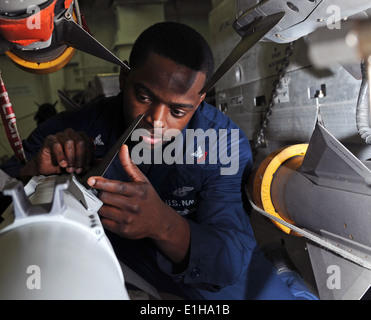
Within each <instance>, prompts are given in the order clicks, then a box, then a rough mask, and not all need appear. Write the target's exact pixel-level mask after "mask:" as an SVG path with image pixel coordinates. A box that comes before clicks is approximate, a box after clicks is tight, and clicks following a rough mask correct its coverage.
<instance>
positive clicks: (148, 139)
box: [142, 135, 162, 145]
mask: <svg viewBox="0 0 371 320" xmlns="http://www.w3.org/2000/svg"><path fill="white" fill-rule="evenodd" d="M142 139H143V141H144V142H145V143H148V144H151V145H155V144H158V143H160V142H162V139H161V137H158V136H145V135H143V136H142Z"/></svg>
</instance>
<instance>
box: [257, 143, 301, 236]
mask: <svg viewBox="0 0 371 320" xmlns="http://www.w3.org/2000/svg"><path fill="white" fill-rule="evenodd" d="M307 149H308V144H296V145H293V146H290V147H287V148H285V149H283V150H282V151H281V152H279V153H278V154H277V155H276V156H275V157H274V158H273V159H272V160H271V162H270V163H269V165H268V166H267V168H266V170H265V172H264V175H263V178H262V183H261V191H260V196H261V201H262V205H263V208H264V210H265V211H266V212H268V213H270V214H271V215H272V216H274V217H277V218H279V219H282V217H281V216H280V215H279V214H278V213H277V212H276V209H275V208H274V205H273V202H272V198H271V186H272V180H273V177H274V174H275V173H276V172H277V170H278V168H279V167H280V166H281V165H282V164H283V163H284V162H285V161H287V160H288V159H290V158H292V157H296V156H304V155H305V153H306V152H307ZM282 220H284V219H282ZM272 221H273V223H274V224H276V225H277V226H278V227H279V228H280V229H281V230H283V231H284V232H286V233H288V234H290V233H291V229H290V228H288V227H286V226H284V225H282V224H280V223H278V222H276V221H274V220H272Z"/></svg>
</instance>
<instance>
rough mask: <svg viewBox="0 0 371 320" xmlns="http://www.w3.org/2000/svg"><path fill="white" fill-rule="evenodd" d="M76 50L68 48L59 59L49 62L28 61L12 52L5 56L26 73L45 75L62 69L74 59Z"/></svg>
mask: <svg viewBox="0 0 371 320" xmlns="http://www.w3.org/2000/svg"><path fill="white" fill-rule="evenodd" d="M75 51H76V50H75V49H74V48H72V47H67V49H66V50H64V52H63V53H62V54H61V55H60V56H59V57H57V58H56V59H54V60H52V61H48V62H42V63H36V62H30V61H26V60H24V59H22V58H20V57H18V56H17V55H16V54H14V53H13V52H11V51H7V52H5V54H6V55H7V56H8V57H9V58H10V59H11V60H12V61H13V62H14V63H16V64H17V65H18V66H19V67H20V68H21V69H23V70H25V71H30V72H32V73H37V74H45V73H51V72H55V71H58V70H59V69H62V68H63V67H64V66H65V65H66V64H67V63H68V62H69V61H70V60H71V59H72V57H73V55H74V53H75Z"/></svg>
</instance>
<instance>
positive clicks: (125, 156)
mask: <svg viewBox="0 0 371 320" xmlns="http://www.w3.org/2000/svg"><path fill="white" fill-rule="evenodd" d="M119 159H120V162H121V165H122V167H123V169H124V170H125V172H126V173H127V174H128V177H129V178H130V180H131V181H136V182H146V181H148V179H147V177H146V176H145V175H144V174H143V172H142V171H140V170H139V168H138V167H137V166H136V165H135V163H134V162H133V161H132V160H131V158H130V155H129V148H128V146H127V145H126V144H124V145H122V146H121V148H120V152H119Z"/></svg>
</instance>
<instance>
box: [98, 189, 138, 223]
mask: <svg viewBox="0 0 371 320" xmlns="http://www.w3.org/2000/svg"><path fill="white" fill-rule="evenodd" d="M98 197H99V199H100V200H101V201H102V202H103V203H104V204H108V205H110V206H111V207H113V208H117V209H119V210H120V212H121V213H123V212H127V213H132V214H138V213H139V212H140V206H139V204H138V201H133V199H131V198H130V197H128V196H126V195H121V194H117V193H111V192H106V191H100V192H99V195H98ZM123 217H124V216H123ZM107 218H110V217H109V216H107ZM111 218H112V217H111Z"/></svg>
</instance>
